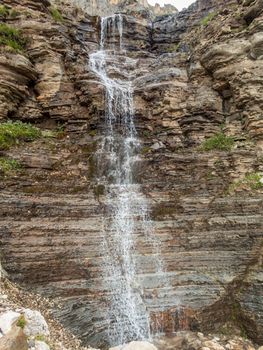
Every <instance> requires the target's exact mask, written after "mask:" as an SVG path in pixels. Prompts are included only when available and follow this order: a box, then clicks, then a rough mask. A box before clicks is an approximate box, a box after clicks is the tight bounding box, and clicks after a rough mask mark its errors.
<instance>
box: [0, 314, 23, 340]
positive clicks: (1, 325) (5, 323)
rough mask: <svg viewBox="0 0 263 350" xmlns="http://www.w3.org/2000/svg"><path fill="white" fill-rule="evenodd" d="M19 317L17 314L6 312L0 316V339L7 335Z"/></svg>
mask: <svg viewBox="0 0 263 350" xmlns="http://www.w3.org/2000/svg"><path fill="white" fill-rule="evenodd" d="M20 316H21V315H20V314H19V313H18V312H14V311H11V310H10V311H6V312H5V313H3V314H2V315H0V337H1V336H3V335H4V334H6V333H8V332H9V331H10V330H11V328H12V326H13V324H14V323H15V322H16V321H17V320H18V319H19V317H20Z"/></svg>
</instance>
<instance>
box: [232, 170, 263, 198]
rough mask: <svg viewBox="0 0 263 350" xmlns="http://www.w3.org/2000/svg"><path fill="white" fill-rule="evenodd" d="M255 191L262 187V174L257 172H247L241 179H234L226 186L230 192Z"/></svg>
mask: <svg viewBox="0 0 263 350" xmlns="http://www.w3.org/2000/svg"><path fill="white" fill-rule="evenodd" d="M242 189H243V190H249V191H256V190H261V189H263V175H262V174H260V173H257V172H254V173H249V174H247V175H246V176H245V177H244V178H243V179H241V180H239V181H235V182H234V183H233V184H231V185H230V186H229V188H228V193H229V194H231V193H233V192H235V191H237V190H242Z"/></svg>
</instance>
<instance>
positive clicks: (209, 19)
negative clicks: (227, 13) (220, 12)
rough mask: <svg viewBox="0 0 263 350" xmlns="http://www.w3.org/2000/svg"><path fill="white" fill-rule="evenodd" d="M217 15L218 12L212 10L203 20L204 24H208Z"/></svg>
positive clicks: (202, 23)
mask: <svg viewBox="0 0 263 350" xmlns="http://www.w3.org/2000/svg"><path fill="white" fill-rule="evenodd" d="M215 16H216V12H210V13H209V14H208V15H207V16H206V17H204V18H203V19H202V20H201V22H200V23H201V25H202V26H207V25H208V23H209V22H210V21H211V20H212V19H213V18H214V17H215Z"/></svg>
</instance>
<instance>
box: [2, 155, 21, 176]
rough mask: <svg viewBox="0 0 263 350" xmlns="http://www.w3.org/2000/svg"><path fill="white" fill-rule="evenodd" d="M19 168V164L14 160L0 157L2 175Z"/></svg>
mask: <svg viewBox="0 0 263 350" xmlns="http://www.w3.org/2000/svg"><path fill="white" fill-rule="evenodd" d="M20 168H21V165H20V163H19V162H18V161H16V160H15V159H10V158H5V157H0V172H1V173H3V174H4V175H6V174H10V173H13V172H15V171H16V170H18V169H20Z"/></svg>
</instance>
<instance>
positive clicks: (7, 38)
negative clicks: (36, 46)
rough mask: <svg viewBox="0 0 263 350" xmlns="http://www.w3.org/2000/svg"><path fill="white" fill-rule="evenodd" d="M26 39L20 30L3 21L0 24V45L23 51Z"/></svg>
mask: <svg viewBox="0 0 263 350" xmlns="http://www.w3.org/2000/svg"><path fill="white" fill-rule="evenodd" d="M26 43H27V40H26V39H25V38H24V37H23V36H22V34H21V32H20V30H18V29H16V28H14V27H11V26H9V25H7V24H5V23H1V24H0V46H8V47H11V48H12V49H13V50H15V51H24V50H25V47H26Z"/></svg>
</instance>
